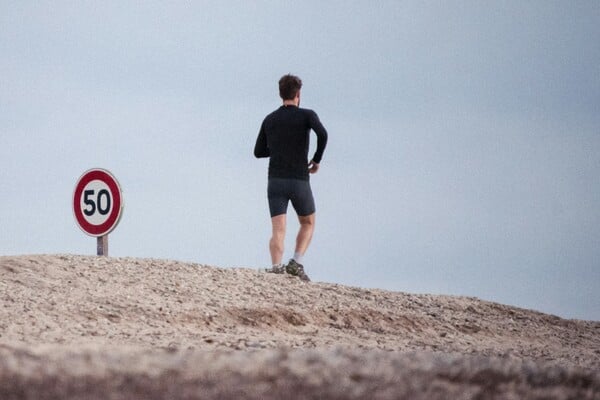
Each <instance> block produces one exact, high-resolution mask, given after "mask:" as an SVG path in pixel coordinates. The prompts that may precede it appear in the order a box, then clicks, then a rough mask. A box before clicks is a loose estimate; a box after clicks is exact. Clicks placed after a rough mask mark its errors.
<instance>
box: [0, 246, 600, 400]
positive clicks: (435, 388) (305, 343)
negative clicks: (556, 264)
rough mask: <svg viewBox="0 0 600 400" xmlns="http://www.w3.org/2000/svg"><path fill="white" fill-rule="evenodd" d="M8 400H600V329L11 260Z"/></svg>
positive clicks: (7, 267)
mask: <svg viewBox="0 0 600 400" xmlns="http://www.w3.org/2000/svg"><path fill="white" fill-rule="evenodd" d="M0 303H1V305H0V399H21V398H32V399H33V398H35V399H71V398H73V399H75V398H86V399H131V398H135V399H166V398H170V399H230V398H231V399H234V398H235V399H239V398H249V399H276V398H282V397H287V398H303V399H363V398H364V399H496V398H498V399H500V398H502V399H513V398H514V399H517V398H518V399H529V398H531V399H538V398H540V399H541V398H544V399H567V398H569V399H570V398H572V399H600V372H599V371H600V322H593V321H578V320H565V319H561V318H558V317H556V316H552V315H547V314H543V313H539V312H535V311H531V310H525V309H520V308H515V307H509V306H505V305H501V304H497V303H491V302H486V301H482V300H479V299H476V298H469V297H454V296H432V295H414V294H407V293H399V292H390V291H383V290H371V289H359V288H353V287H346V286H341V285H334V284H325V283H315V282H311V283H305V282H302V281H300V280H299V279H297V278H294V277H290V276H279V275H272V274H264V273H259V272H256V271H254V270H252V269H247V268H226V269H223V268H216V267H210V266H204V265H198V264H190V263H182V262H176V261H166V260H153V259H135V258H106V257H85V256H72V255H52V256H18V257H0Z"/></svg>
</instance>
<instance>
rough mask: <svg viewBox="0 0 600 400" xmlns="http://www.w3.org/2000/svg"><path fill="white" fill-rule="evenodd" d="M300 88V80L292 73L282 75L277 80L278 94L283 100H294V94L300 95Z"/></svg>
mask: <svg viewBox="0 0 600 400" xmlns="http://www.w3.org/2000/svg"><path fill="white" fill-rule="evenodd" d="M301 88H302V80H301V79H300V78H298V77H297V76H294V75H290V74H287V75H284V76H282V77H281V79H280V80H279V96H281V99H282V100H283V101H286V100H294V99H295V98H296V96H298V97H299V96H300V89H301Z"/></svg>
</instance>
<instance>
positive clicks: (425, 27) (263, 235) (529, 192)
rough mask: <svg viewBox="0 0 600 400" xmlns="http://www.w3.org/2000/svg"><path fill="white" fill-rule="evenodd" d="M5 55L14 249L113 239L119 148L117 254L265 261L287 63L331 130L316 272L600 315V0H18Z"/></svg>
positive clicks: (4, 250)
mask: <svg viewBox="0 0 600 400" xmlns="http://www.w3.org/2000/svg"><path fill="white" fill-rule="evenodd" d="M0 54H1V56H0V137H1V142H0V200H1V203H0V204H1V206H0V254H3V255H8V254H10V255H13V254H38V253H75V254H95V251H96V247H95V246H96V244H95V239H94V238H91V237H89V236H86V235H85V234H83V233H82V231H81V230H79V228H78V227H77V225H76V223H75V220H74V217H73V211H72V205H71V197H72V195H73V190H74V187H75V183H76V181H77V179H78V178H79V176H80V175H81V174H82V173H83V172H84V171H86V170H87V169H89V168H92V167H102V168H106V169H108V170H110V171H111V172H112V173H113V174H114V175H115V176H116V177H117V179H118V180H119V182H120V184H121V186H122V188H123V191H124V201H125V209H124V214H123V218H122V220H121V223H120V224H119V226H118V227H117V228H116V230H115V231H114V232H113V233H111V235H110V240H109V241H110V250H109V252H110V255H112V256H134V257H153V258H168V259H177V260H183V261H193V262H197V263H202V264H210V265H217V266H223V267H251V268H258V267H266V266H269V264H270V257H269V253H268V246H267V242H268V239H269V236H270V221H269V214H268V208H267V201H266V173H267V160H265V159H261V160H257V159H255V158H254V157H253V154H252V151H253V147H254V142H255V140H256V135H257V134H258V129H259V126H260V123H261V122H262V119H263V118H264V116H265V115H266V114H268V113H269V112H271V111H272V110H274V109H275V108H277V107H278V106H279V104H280V99H279V98H278V92H277V81H278V79H279V78H280V77H281V75H283V74H286V73H290V72H291V73H294V74H297V75H299V76H300V77H301V78H302V79H303V82H304V87H303V91H302V106H303V107H307V108H311V109H314V110H315V111H316V112H317V113H318V115H319V117H320V118H321V121H322V122H323V124H324V125H325V127H326V128H327V130H328V131H329V144H328V147H327V149H326V152H325V155H324V158H323V161H322V163H321V169H320V171H319V173H318V174H316V175H314V176H313V177H312V180H311V183H312V186H313V192H314V194H315V198H316V203H317V226H316V232H315V237H314V239H313V243H312V245H311V247H310V248H309V251H308V253H307V255H306V259H305V266H306V270H307V272H308V274H309V275H310V276H311V278H312V279H313V280H316V281H324V282H332V283H340V284H345V285H352V286H360V287H368V288H382V289H390V290H395V291H403V292H411V293H433V294H453V295H466V296H476V297H479V298H482V299H485V300H491V301H497V302H501V303H505V304H511V305H516V306H520V307H524V308H533V309H536V310H540V311H543V312H547V313H552V314H556V315H560V316H562V317H567V318H581V319H594V320H600V296H599V295H598V293H600V2H598V1H568V2H567V1H557V2H555V1H497V2H480V1H472V2H470V1H469V2H464V1H439V2H437V1H435V2H433V1H432V2H429V1H428V2H423V1H409V2H407V1H399V0H397V1H389V2H387V1H377V2H371V1H339V2H337V1H325V2H322V1H302V2H285V1H269V2H265V1H256V2H254V1H239V2H232V1H196V2H194V1H192V2H190V1H180V2H149V1H143V2H142V1H140V2H125V1H96V2H79V1H74V2H60V1H51V2H41V1H31V2H29V1H7V0H4V1H0ZM312 139H313V140H312V148H313V149H314V147H315V142H316V140H315V136H314V135H313V137H312ZM311 153H312V150H311ZM289 217H290V218H289V221H290V224H289V232H288V236H287V240H286V253H285V256H284V257H286V258H289V257H290V256H291V254H292V253H293V245H294V236H295V231H296V229H297V222H295V218H294V217H293V214H291V215H289Z"/></svg>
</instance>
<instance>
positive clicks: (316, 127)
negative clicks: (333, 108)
mask: <svg viewBox="0 0 600 400" xmlns="http://www.w3.org/2000/svg"><path fill="white" fill-rule="evenodd" d="M310 127H311V129H312V130H313V131H315V133H316V134H317V150H316V151H315V154H314V156H313V158H312V161H311V163H315V164H317V166H316V167H317V168H319V163H320V162H321V158H323V152H325V147H326V146H327V130H326V129H325V127H324V126H323V124H321V121H320V120H319V117H318V115H317V113H315V112H314V111H312V112H311V116H310ZM314 172H317V171H316V170H315V171H314Z"/></svg>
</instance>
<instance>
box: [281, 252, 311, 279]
mask: <svg viewBox="0 0 600 400" xmlns="http://www.w3.org/2000/svg"><path fill="white" fill-rule="evenodd" d="M285 272H287V273H288V274H290V275H294V276H297V277H298V278H300V279H301V280H303V281H306V282H310V278H309V277H308V275H306V272H304V266H303V265H302V264H298V263H297V262H296V260H294V259H293V258H292V259H291V260H290V261H289V262H288V264H287V265H286V266H285Z"/></svg>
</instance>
